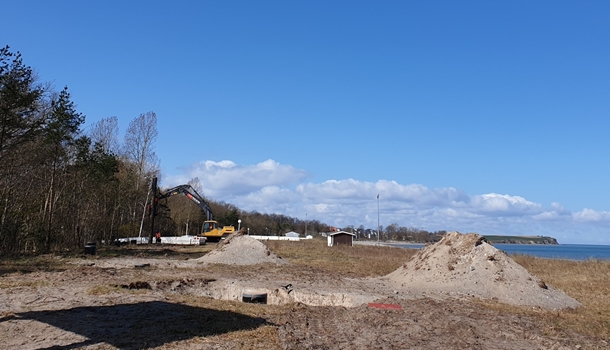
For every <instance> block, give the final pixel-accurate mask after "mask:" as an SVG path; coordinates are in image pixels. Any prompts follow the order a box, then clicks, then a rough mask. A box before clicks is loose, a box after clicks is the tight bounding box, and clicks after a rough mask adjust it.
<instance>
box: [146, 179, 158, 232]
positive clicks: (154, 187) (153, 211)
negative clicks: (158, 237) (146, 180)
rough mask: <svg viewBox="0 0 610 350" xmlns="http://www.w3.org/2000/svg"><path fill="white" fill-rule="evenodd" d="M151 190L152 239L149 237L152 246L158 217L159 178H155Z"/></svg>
mask: <svg viewBox="0 0 610 350" xmlns="http://www.w3.org/2000/svg"><path fill="white" fill-rule="evenodd" d="M150 190H151V191H152V193H153V200H152V203H151V208H150V237H148V244H152V242H153V235H154V234H155V215H157V204H158V203H159V197H157V177H156V176H155V177H153V180H152V183H151V185H150Z"/></svg>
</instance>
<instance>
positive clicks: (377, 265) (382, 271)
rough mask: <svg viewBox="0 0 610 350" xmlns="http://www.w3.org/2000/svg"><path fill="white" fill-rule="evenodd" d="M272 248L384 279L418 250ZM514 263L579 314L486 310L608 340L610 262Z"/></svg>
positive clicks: (301, 261)
mask: <svg viewBox="0 0 610 350" xmlns="http://www.w3.org/2000/svg"><path fill="white" fill-rule="evenodd" d="M266 244H267V246H268V247H269V249H271V250H273V251H274V252H275V253H276V254H278V255H279V256H282V257H283V258H285V259H287V260H288V261H290V262H291V263H292V264H296V265H299V266H308V267H314V268H318V269H322V270H325V271H329V272H335V273H338V274H341V275H345V276H350V277H370V276H382V275H386V274H388V273H390V272H392V271H394V270H395V269H397V268H398V267H399V266H401V265H402V264H404V263H405V262H407V261H408V260H409V259H410V258H411V257H412V256H413V255H414V254H415V253H416V252H417V250H413V249H402V248H392V247H377V246H360V245H356V246H353V247H347V246H339V247H327V246H326V242H325V241H319V240H313V241H301V242H287V241H268V242H266ZM512 258H513V259H514V260H515V261H516V262H517V263H518V264H520V265H522V266H523V267H525V268H526V269H527V270H528V271H530V272H531V273H532V274H534V275H536V276H538V277H539V278H541V279H542V280H543V281H545V282H546V283H547V284H550V285H552V286H553V287H555V288H557V289H559V290H561V291H563V292H565V293H566V294H568V295H569V296H571V297H573V298H575V299H576V300H578V301H579V302H581V303H582V305H583V306H582V307H580V308H578V309H577V310H562V311H547V310H541V309H531V308H526V307H522V308H520V307H515V306H512V305H505V304H497V303H489V302H484V303H483V304H484V305H486V306H487V307H490V308H494V309H501V310H503V311H505V312H511V313H518V314H519V313H520V314H527V315H529V316H532V317H537V318H541V319H542V321H543V322H544V323H545V326H544V328H545V329H549V332H552V331H553V330H554V329H567V330H572V331H576V332H578V333H583V334H588V335H592V336H597V337H601V338H603V339H610V261H602V260H588V261H570V260H552V259H541V258H536V257H532V256H527V255H513V256H512Z"/></svg>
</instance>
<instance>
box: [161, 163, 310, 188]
mask: <svg viewBox="0 0 610 350" xmlns="http://www.w3.org/2000/svg"><path fill="white" fill-rule="evenodd" d="M309 176H310V175H309V174H308V173H307V172H306V171H304V170H300V169H295V168H294V167H292V166H290V165H282V164H279V163H278V162H276V161H274V160H271V159H269V160H266V161H264V162H261V163H258V164H255V165H237V164H235V163H234V162H232V161H229V160H223V161H220V162H214V161H211V160H206V161H202V162H199V163H195V164H192V165H191V166H189V167H187V168H186V169H184V173H183V174H180V175H174V176H168V177H167V178H166V179H165V181H164V184H165V185H166V187H173V186H176V185H180V184H185V183H187V182H188V181H190V180H191V179H193V178H195V177H198V178H199V181H200V182H201V185H202V187H203V193H204V194H205V195H206V196H210V197H225V196H229V197H230V196H234V195H244V194H248V193H251V192H256V191H258V190H260V189H261V188H264V187H266V186H287V185H290V184H294V183H298V182H300V181H303V180H304V179H306V178H307V177H309Z"/></svg>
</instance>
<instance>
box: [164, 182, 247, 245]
mask: <svg viewBox="0 0 610 350" xmlns="http://www.w3.org/2000/svg"><path fill="white" fill-rule="evenodd" d="M178 194H184V195H185V196H186V198H188V199H190V200H192V201H193V202H195V203H197V205H198V206H199V208H201V210H203V212H204V213H205V215H206V221H205V222H204V223H203V232H202V233H201V234H200V235H199V236H203V237H205V238H206V241H208V242H218V241H220V240H221V239H222V238H224V237H225V236H228V235H230V234H232V233H234V232H235V227H233V226H223V227H222V228H221V227H220V226H218V222H216V221H215V220H213V214H212V209H211V208H210V206H209V205H208V203H207V202H206V201H205V200H204V199H203V197H201V196H200V195H199V193H197V191H195V189H194V188H193V187H191V185H180V186H176V187H173V188H170V189H169V190H167V191H165V193H162V194H161V195H160V196H159V197H158V199H164V198H168V197H171V196H175V195H178Z"/></svg>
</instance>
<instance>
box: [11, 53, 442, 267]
mask: <svg viewBox="0 0 610 350" xmlns="http://www.w3.org/2000/svg"><path fill="white" fill-rule="evenodd" d="M84 123H85V115H84V114H82V113H81V112H79V111H78V110H77V108H76V104H75V103H74V101H72V98H71V95H70V92H69V90H68V88H67V87H64V88H63V89H61V90H60V91H56V90H55V89H54V88H53V87H52V86H51V85H50V84H48V83H44V82H40V81H39V80H38V78H37V76H36V74H35V72H34V70H33V69H32V68H31V67H30V66H27V65H26V64H24V62H23V58H22V56H21V54H20V53H19V52H12V51H11V50H10V47H9V46H6V47H4V48H0V255H11V254H21V253H24V252H26V253H45V252H52V251H65V250H72V249H81V248H82V247H83V246H84V244H85V243H86V242H90V241H97V242H100V241H105V242H111V241H113V240H114V239H116V238H122V237H134V236H142V237H147V236H148V233H149V232H151V231H152V230H153V228H151V227H150V223H151V220H150V212H149V211H148V210H147V208H148V207H149V206H148V205H149V203H151V201H152V200H153V199H154V193H153V191H152V190H153V189H152V188H151V181H152V179H153V178H155V177H159V175H160V174H159V160H158V159H157V156H156V154H155V143H156V140H157V135H158V131H157V116H156V114H155V113H154V112H146V113H142V114H140V115H139V116H138V117H136V118H134V119H133V120H131V122H130V123H129V125H128V127H127V130H126V132H125V136H124V138H123V139H122V142H121V141H119V126H118V118H117V117H115V116H113V117H108V118H103V119H101V120H100V121H98V122H97V123H94V124H92V125H90V126H89V127H88V128H87V130H86V131H85V130H83V125H84ZM189 184H190V185H191V186H192V187H193V188H195V189H196V190H197V191H198V192H199V193H201V184H200V183H199V180H198V179H197V178H195V179H192V180H191V181H190V182H189ZM155 190H156V189H155ZM206 200H207V201H208V203H209V205H210V207H211V209H212V211H213V213H214V218H215V219H216V220H217V221H218V223H219V224H220V225H233V226H236V228H237V226H238V220H241V221H242V225H241V226H242V227H243V228H244V229H246V230H249V231H248V232H249V233H250V234H258V235H283V234H285V233H286V232H289V231H295V232H298V233H304V234H316V233H320V232H328V231H330V230H331V227H330V226H328V225H326V224H324V223H321V222H319V221H318V220H300V219H297V218H293V217H289V216H286V215H281V214H263V213H258V212H256V211H251V212H247V211H243V210H240V209H239V208H237V207H236V206H234V205H232V204H229V203H224V202H217V201H213V200H211V199H206ZM159 214H160V215H159V219H158V220H157V221H156V222H155V228H154V230H160V231H162V232H163V234H165V235H182V234H191V235H194V234H198V233H200V232H201V227H202V225H203V222H204V221H205V219H206V217H205V215H204V213H203V211H202V210H201V209H200V208H199V207H198V206H197V205H194V203H192V202H190V200H189V199H187V198H186V197H185V196H173V197H170V198H167V199H166V200H162V203H160V205H159ZM343 229H344V230H346V231H348V232H355V233H357V235H358V236H359V238H362V239H364V238H366V237H367V235H366V232H365V230H363V227H362V226H361V227H360V228H359V229H355V228H354V227H353V226H349V227H346V228H343ZM370 232H371V230H369V235H368V236H370ZM385 233H386V236H385V238H386V239H393V240H403V239H407V238H409V239H410V240H419V241H428V240H429V239H434V238H431V237H434V234H432V233H428V232H426V231H421V230H419V231H418V230H414V229H405V228H401V227H399V226H398V225H397V224H392V225H390V226H388V227H386V230H385ZM382 237H384V236H382Z"/></svg>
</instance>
